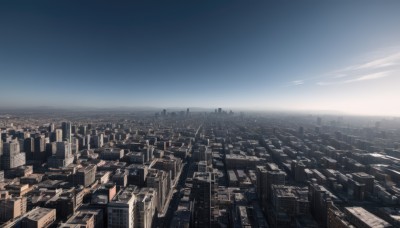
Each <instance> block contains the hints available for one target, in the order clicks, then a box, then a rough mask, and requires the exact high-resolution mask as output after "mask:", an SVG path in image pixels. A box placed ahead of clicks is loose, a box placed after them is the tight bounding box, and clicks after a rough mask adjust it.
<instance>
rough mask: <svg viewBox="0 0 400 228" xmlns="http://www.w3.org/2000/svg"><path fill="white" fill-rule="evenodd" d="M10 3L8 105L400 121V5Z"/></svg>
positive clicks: (2, 61)
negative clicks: (319, 113)
mask: <svg viewBox="0 0 400 228" xmlns="http://www.w3.org/2000/svg"><path fill="white" fill-rule="evenodd" d="M109 2H110V3H107V4H106V3H105V2H104V1H73V0H65V1H63V0H57V1H54V0H52V1H16V0H3V1H1V2H0V79H1V80H0V107H5V106H32V105H38V106H42V105H49V106H61V107H66V106H90V107H118V106H129V107H134V106H152V107H211V108H214V107H230V108H235V107H237V108H248V109H257V110H263V109H268V110H271V109H284V110H335V111H344V112H348V113H357V114H384V115H400V74H399V72H400V65H399V64H400V1H274V2H267V1H240V2H239V1H179V2H178V1H142V2H136V3H132V2H130V3H128V2H125V1H124V2H122V1H109Z"/></svg>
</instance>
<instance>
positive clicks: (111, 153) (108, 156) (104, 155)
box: [100, 148, 124, 161]
mask: <svg viewBox="0 0 400 228" xmlns="http://www.w3.org/2000/svg"><path fill="white" fill-rule="evenodd" d="M123 156H124V150H122V149H113V148H111V149H109V148H107V149H104V150H102V151H101V152H100V159H103V160H111V161H114V160H119V159H121V158H122V157H123Z"/></svg>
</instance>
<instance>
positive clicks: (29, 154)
mask: <svg viewBox="0 0 400 228" xmlns="http://www.w3.org/2000/svg"><path fill="white" fill-rule="evenodd" d="M24 152H25V155H26V159H28V160H31V159H33V158H34V156H35V155H34V153H35V140H34V139H33V138H32V137H29V138H26V139H25V140H24Z"/></svg>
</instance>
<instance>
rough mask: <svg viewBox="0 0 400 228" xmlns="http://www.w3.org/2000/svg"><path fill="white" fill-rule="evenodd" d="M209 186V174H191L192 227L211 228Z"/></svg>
mask: <svg viewBox="0 0 400 228" xmlns="http://www.w3.org/2000/svg"><path fill="white" fill-rule="evenodd" d="M211 186H212V177H211V173H210V172H195V173H194V174H193V189H192V191H191V194H192V197H191V198H192V199H193V201H194V216H193V221H192V225H193V227H211Z"/></svg>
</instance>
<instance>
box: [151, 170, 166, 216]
mask: <svg viewBox="0 0 400 228" xmlns="http://www.w3.org/2000/svg"><path fill="white" fill-rule="evenodd" d="M147 187H149V188H154V189H155V190H156V191H157V196H158V202H157V206H156V208H157V209H158V211H159V212H161V211H162V210H163V208H164V205H165V202H166V201H167V197H168V193H169V190H170V188H169V186H168V175H167V173H166V172H164V171H162V170H158V169H149V173H148V175H147Z"/></svg>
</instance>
